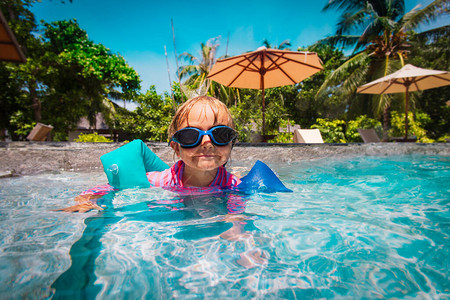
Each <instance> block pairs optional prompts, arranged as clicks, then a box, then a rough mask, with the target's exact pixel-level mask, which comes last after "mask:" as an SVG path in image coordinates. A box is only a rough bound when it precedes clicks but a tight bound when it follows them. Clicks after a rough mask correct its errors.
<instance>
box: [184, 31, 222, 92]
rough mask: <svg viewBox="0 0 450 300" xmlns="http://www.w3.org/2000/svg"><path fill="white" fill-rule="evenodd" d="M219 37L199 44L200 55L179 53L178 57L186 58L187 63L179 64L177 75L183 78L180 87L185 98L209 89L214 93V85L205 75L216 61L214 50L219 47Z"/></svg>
mask: <svg viewBox="0 0 450 300" xmlns="http://www.w3.org/2000/svg"><path fill="white" fill-rule="evenodd" d="M219 39H220V37H216V38H212V39H209V40H208V41H207V42H206V44H205V43H201V44H200V56H198V57H197V56H194V55H192V54H190V53H188V52H183V53H182V54H180V58H182V59H184V60H186V61H187V62H188V63H189V64H188V65H185V66H181V67H179V69H178V76H179V78H180V79H181V80H183V79H184V81H183V83H182V87H181V89H182V90H183V93H185V94H186V96H187V98H192V97H193V96H196V95H206V93H207V92H208V91H209V92H210V94H214V91H213V90H214V87H213V86H211V80H209V79H207V78H206V77H207V76H208V74H209V71H210V70H211V68H212V66H213V65H214V63H215V62H216V52H217V48H218V47H219V45H220V44H219Z"/></svg>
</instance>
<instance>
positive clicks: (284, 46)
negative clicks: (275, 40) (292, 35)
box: [263, 39, 292, 50]
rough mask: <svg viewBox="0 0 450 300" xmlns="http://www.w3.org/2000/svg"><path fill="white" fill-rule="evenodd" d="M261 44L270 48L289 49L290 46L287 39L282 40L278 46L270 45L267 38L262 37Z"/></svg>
mask: <svg viewBox="0 0 450 300" xmlns="http://www.w3.org/2000/svg"><path fill="white" fill-rule="evenodd" d="M263 46H265V47H266V48H272V49H278V50H291V49H290V48H289V47H291V46H292V45H291V42H290V41H289V40H284V41H282V42H281V43H280V44H279V45H278V46H275V47H272V45H271V44H270V42H269V41H268V40H267V39H264V41H263Z"/></svg>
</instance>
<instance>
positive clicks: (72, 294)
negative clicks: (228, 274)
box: [51, 193, 245, 299]
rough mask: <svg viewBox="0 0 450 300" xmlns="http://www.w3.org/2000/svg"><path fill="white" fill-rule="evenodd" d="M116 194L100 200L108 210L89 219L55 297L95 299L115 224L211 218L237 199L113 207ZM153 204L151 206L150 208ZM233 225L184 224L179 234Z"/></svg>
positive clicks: (188, 236)
mask: <svg viewBox="0 0 450 300" xmlns="http://www.w3.org/2000/svg"><path fill="white" fill-rule="evenodd" d="M114 195H115V193H111V194H109V195H105V196H104V197H103V198H101V199H99V200H98V201H99V202H98V204H100V205H102V206H106V208H105V210H104V211H100V212H99V213H98V214H97V215H94V216H91V217H88V218H86V219H85V221H84V223H85V225H86V227H85V229H84V232H83V234H82V236H81V238H80V239H79V240H78V241H77V242H75V243H74V244H73V246H72V247H71V249H70V252H69V255H70V259H71V262H72V263H71V266H70V267H69V269H67V270H66V271H65V272H64V273H62V274H61V275H60V276H59V277H58V278H57V279H56V280H55V281H54V282H53V284H52V285H51V288H52V289H54V295H53V299H68V298H69V299H70V298H73V299H93V298H95V297H96V296H97V295H98V294H99V293H100V292H101V290H102V285H100V284H95V282H96V280H97V277H96V275H95V271H96V260H97V258H98V257H99V255H100V253H101V251H102V249H103V245H102V241H101V240H102V238H103V236H104V234H106V233H108V232H109V230H110V228H111V227H112V226H113V225H114V224H117V223H119V222H121V221H122V220H123V219H126V220H127V221H143V222H178V221H186V220H192V219H202V218H210V217H212V216H217V215H225V214H226V213H227V212H229V209H230V208H229V206H230V201H229V200H230V199H236V197H233V196H231V197H227V196H226V197H224V194H221V195H220V196H211V195H208V196H204V195H203V196H182V197H174V198H173V199H171V200H173V203H174V205H173V206H170V205H169V206H167V202H165V204H164V205H156V206H155V205H154V203H153V202H151V201H150V202H149V201H143V202H140V203H138V204H130V205H126V206H123V207H120V208H113V204H112V200H113V199H114ZM226 195H229V194H226ZM239 199H240V201H242V200H243V199H244V197H239ZM169 202H170V200H169ZM244 203H245V201H243V202H241V203H240V205H241V206H242V208H245V204H244ZM180 204H181V205H180ZM150 207H151V209H149V208H150ZM227 207H228V209H227ZM242 212H244V211H242ZM231 227H232V224H231V223H228V222H217V220H215V221H214V222H212V223H207V224H198V225H190V226H182V228H180V230H179V232H178V233H177V234H176V236H175V237H176V238H177V239H183V240H192V239H198V238H199V237H207V236H218V235H220V234H221V233H223V232H225V231H227V230H228V229H230V228H231Z"/></svg>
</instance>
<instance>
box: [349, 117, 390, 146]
mask: <svg viewBox="0 0 450 300" xmlns="http://www.w3.org/2000/svg"><path fill="white" fill-rule="evenodd" d="M358 128H363V129H369V128H373V129H375V131H377V132H378V131H380V133H381V129H382V128H381V122H380V121H378V120H375V119H371V118H369V117H367V116H366V115H361V116H359V117H358V118H356V120H350V121H348V123H347V129H346V131H345V137H346V139H347V143H355V142H362V141H363V140H362V138H361V136H360V134H359V133H358Z"/></svg>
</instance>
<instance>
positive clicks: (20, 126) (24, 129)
mask: <svg viewBox="0 0 450 300" xmlns="http://www.w3.org/2000/svg"><path fill="white" fill-rule="evenodd" d="M10 123H11V125H12V126H14V127H15V128H17V129H16V130H14V134H16V135H17V136H19V138H20V139H22V140H24V139H25V137H26V136H27V135H28V134H29V133H30V132H31V130H33V127H34V126H35V125H36V122H33V121H30V120H28V119H27V118H26V116H25V114H24V113H23V111H17V112H15V113H14V114H13V115H12V116H11V119H10Z"/></svg>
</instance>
